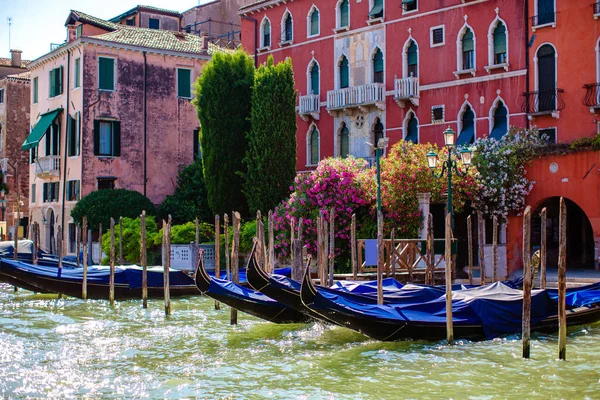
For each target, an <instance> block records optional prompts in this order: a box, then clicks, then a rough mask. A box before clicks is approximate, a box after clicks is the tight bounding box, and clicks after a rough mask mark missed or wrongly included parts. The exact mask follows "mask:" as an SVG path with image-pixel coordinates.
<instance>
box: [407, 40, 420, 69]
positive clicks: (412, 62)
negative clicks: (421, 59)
mask: <svg viewBox="0 0 600 400" xmlns="http://www.w3.org/2000/svg"><path fill="white" fill-rule="evenodd" d="M406 65H407V67H408V76H414V77H417V76H419V72H418V71H419V68H418V65H417V44H416V43H415V41H414V40H411V41H410V44H409V45H408V48H407V49H406Z"/></svg>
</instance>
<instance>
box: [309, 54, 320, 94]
mask: <svg viewBox="0 0 600 400" xmlns="http://www.w3.org/2000/svg"><path fill="white" fill-rule="evenodd" d="M320 89H321V66H320V65H319V62H318V61H317V60H316V59H315V58H314V57H313V59H312V60H310V62H309V63H308V67H307V68H306V93H308V94H319V93H320V92H321V90H320Z"/></svg>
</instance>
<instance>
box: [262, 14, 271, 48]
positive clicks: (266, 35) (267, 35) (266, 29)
mask: <svg viewBox="0 0 600 400" xmlns="http://www.w3.org/2000/svg"><path fill="white" fill-rule="evenodd" d="M261 32H262V34H261V36H260V40H261V44H260V47H269V46H270V45H271V23H270V22H269V20H268V19H266V18H265V19H264V20H263V23H262V26H261Z"/></svg>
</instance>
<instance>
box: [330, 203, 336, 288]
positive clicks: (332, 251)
mask: <svg viewBox="0 0 600 400" xmlns="http://www.w3.org/2000/svg"><path fill="white" fill-rule="evenodd" d="M334 259H335V211H334V210H333V208H331V210H329V280H328V283H329V286H331V285H333V272H334V271H333V268H334V265H333V262H334Z"/></svg>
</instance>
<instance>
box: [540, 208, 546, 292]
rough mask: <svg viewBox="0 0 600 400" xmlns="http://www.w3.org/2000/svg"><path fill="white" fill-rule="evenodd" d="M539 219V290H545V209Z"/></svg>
mask: <svg viewBox="0 0 600 400" xmlns="http://www.w3.org/2000/svg"><path fill="white" fill-rule="evenodd" d="M540 218H541V220H542V221H541V223H542V226H541V231H540V234H541V238H540V288H542V289H546V249H547V238H546V236H547V235H546V224H547V219H546V218H547V217H546V207H544V208H542V212H541V214H540Z"/></svg>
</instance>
